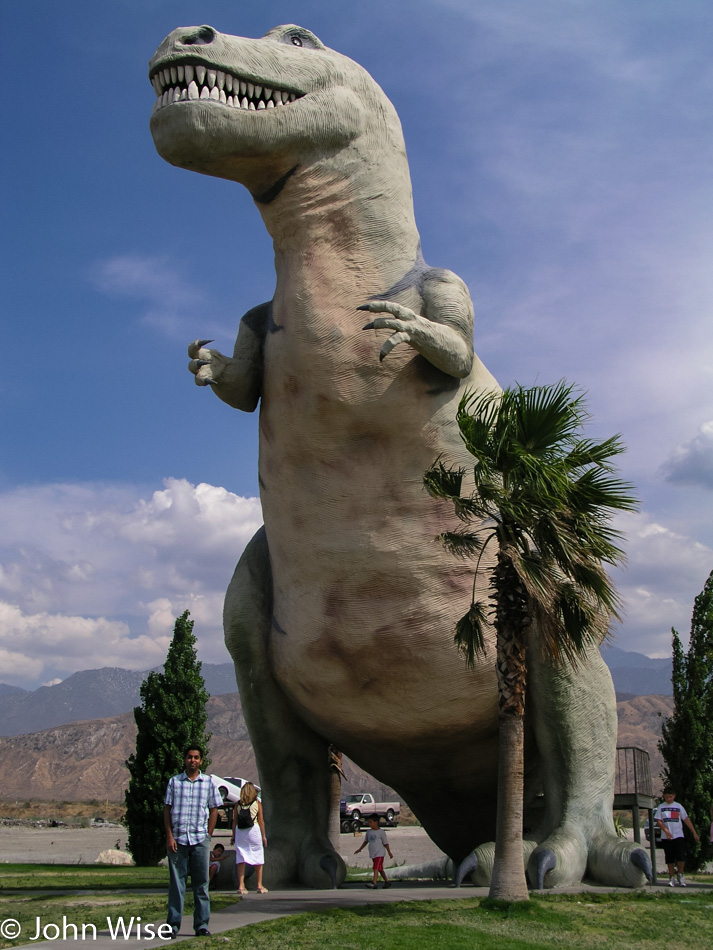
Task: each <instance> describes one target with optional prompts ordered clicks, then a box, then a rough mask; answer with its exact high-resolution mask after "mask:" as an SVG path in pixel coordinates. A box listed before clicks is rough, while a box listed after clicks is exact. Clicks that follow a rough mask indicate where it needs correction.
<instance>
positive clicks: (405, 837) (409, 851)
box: [0, 825, 442, 867]
mask: <svg viewBox="0 0 713 950" xmlns="http://www.w3.org/2000/svg"><path fill="white" fill-rule="evenodd" d="M387 833H388V836H389V841H390V843H391V850H392V851H393V853H394V863H396V864H418V863H420V862H422V861H428V860H430V859H431V858H436V857H439V856H440V855H441V853H442V852H440V851H439V850H438V848H437V847H436V846H435V844H434V843H433V842H432V841H431V839H430V838H429V837H428V836H427V835H426V833H425V831H423V829H422V828H408V827H406V828H393V829H389V830H388V832H387ZM229 837H230V836H229V835H228V837H223V836H221V835H216V837H215V840H216V841H222V842H223V843H224V844H225V845H226V847H227V846H228V840H229ZM363 840H364V838H363V837H355V836H353V835H351V834H349V835H341V841H340V845H341V847H340V849H339V850H340V852H341V854H342V856H343V857H344V859H345V860H346V861H347V862H348V863H349V864H351V865H352V866H355V867H362V866H363V867H371V861H370V860H369V855H368V851H367V849H366V848H365V849H364V850H363V851H362V852H361V854H358V855H356V856H355V855H354V851H355V850H356V849H357V848H358V847H359V845H360V844H361V843H362V841H363ZM117 841H118V842H119V843H120V846H121V850H125V849H126V829H125V828H124V827H122V826H121V825H115V826H110V827H108V828H27V827H18V826H15V825H3V826H0V861H2V862H4V863H11V864H15V863H24V864H94V863H95V861H96V859H97V857H98V856H99V853H100V852H101V851H106V850H109V849H111V848H115V847H116V843H117ZM268 849H269V845H268ZM389 863H390V862H389Z"/></svg>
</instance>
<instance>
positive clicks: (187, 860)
mask: <svg viewBox="0 0 713 950" xmlns="http://www.w3.org/2000/svg"><path fill="white" fill-rule="evenodd" d="M202 764H203V750H202V749H200V748H198V747H197V746H190V748H188V749H186V753H185V756H184V765H185V771H183V772H181V774H180V775H174V776H173V778H172V779H170V780H169V783H168V787H167V788H166V797H165V798H164V805H163V822H164V825H165V826H166V850H167V852H168V869H169V875H170V876H169V884H168V920H167V923H168V924H170V926H171V929H172V931H173V934H172V936H173V937H176V936H177V935H178V931H179V929H180V926H181V918H182V916H183V899H184V897H185V894H186V880H187V878H188V874H189V873H190V875H191V884H192V885H193V930H194V932H195V934H196V936H197V937H209V936H210V931H209V930H208V921H209V920H210V896H209V893H208V880H209V877H208V864H209V858H210V838H211V835H212V834H213V830H214V828H215V822H216V819H217V817H218V808H219V806H220V805H222V804H223V802H222V799H221V797H220V793H219V792H218V789H217V788H216V787H215V785H214V784H213V780H212V779H211V777H210V776H209V775H204V774H203V772H201V765H202Z"/></svg>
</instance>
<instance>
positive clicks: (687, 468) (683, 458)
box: [661, 421, 713, 489]
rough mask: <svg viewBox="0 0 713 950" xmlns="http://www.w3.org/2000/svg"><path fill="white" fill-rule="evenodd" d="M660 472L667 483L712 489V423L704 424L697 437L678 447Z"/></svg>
mask: <svg viewBox="0 0 713 950" xmlns="http://www.w3.org/2000/svg"><path fill="white" fill-rule="evenodd" d="M661 472H662V474H663V475H664V477H665V479H666V481H667V482H673V483H674V484H678V485H698V486H700V487H702V488H709V489H713V421H711V422H704V423H703V425H702V426H701V428H700V431H699V433H698V435H697V436H695V437H694V438H693V439H691V441H690V442H686V443H684V444H683V445H680V446H679V447H678V448H677V449H676V450H675V451H674V452H673V454H672V455H671V456H670V457H669V458H668V459H667V460H666V461H665V462H664V464H663V465H662V467H661Z"/></svg>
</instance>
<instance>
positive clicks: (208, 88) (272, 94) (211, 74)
mask: <svg viewBox="0 0 713 950" xmlns="http://www.w3.org/2000/svg"><path fill="white" fill-rule="evenodd" d="M149 78H150V80H151V85H152V86H153V88H154V91H155V92H156V96H157V98H156V102H155V103H154V107H153V112H154V113H155V112H156V111H158V110H159V109H162V108H165V107H167V106H170V105H173V104H174V103H181V102H193V101H195V100H197V99H198V100H200V99H202V100H209V101H212V102H216V103H219V104H222V105H224V106H226V107H227V108H229V109H242V110H244V111H246V112H262V111H268V110H270V109H280V108H282V107H284V106H286V105H288V104H289V103H291V102H294V101H295V100H296V99H301V98H302V97H303V96H304V92H302V91H297V90H295V89H289V88H286V87H285V86H284V85H283V84H281V83H275V82H274V81H272V80H268V79H259V80H255V78H254V77H248V76H245V75H240V73H239V72H237V71H234V70H228V69H218V68H216V66H215V65H214V64H211V63H206V62H201V61H199V60H196V59H195V57H192V58H191V59H186V58H184V59H183V60H181V59H169V60H165V61H164V63H159V64H158V65H157V66H155V67H154V69H153V70H152V72H151V74H150V76H149ZM152 114H153V113H152Z"/></svg>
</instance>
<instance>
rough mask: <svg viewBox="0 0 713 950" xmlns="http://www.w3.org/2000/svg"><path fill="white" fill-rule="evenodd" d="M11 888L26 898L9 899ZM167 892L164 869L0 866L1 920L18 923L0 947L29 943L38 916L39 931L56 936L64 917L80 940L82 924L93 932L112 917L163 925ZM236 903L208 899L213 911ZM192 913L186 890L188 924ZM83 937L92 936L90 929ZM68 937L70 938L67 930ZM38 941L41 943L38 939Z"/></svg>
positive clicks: (228, 898)
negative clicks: (17, 930)
mask: <svg viewBox="0 0 713 950" xmlns="http://www.w3.org/2000/svg"><path fill="white" fill-rule="evenodd" d="M127 888H143V889H145V888H157V889H158V893H155V894H150V893H149V894H132V893H127V890H126V889H127ZM10 889H12V890H14V891H18V890H20V891H21V892H22V891H24V892H25V893H13V894H9V893H7V892H8V891H9V890H10ZM34 890H41V891H42V893H41V894H34V893H32V891H34ZM167 891H168V870H167V869H166V868H132V867H111V866H94V865H86V866H84V865H76V864H71V865H62V864H49V865H48V864H37V865H33V864H2V865H0V921H7V919H8V918H11V919H12V920H16V921H18V922H19V924H20V925H21V927H22V933H21V935H20V936H19V937H18V938H17V939H14V940H8V939H6V938H5V937H3V936H0V948H4V947H12V946H16V945H18V944H23V943H28V942H29V941H30V940H31V938H33V937H34V935H35V933H36V932H37V918H38V917H39V918H40V921H41V927H44V926H46V925H47V924H57V926H59V927H60V931H61V928H62V926H63V923H64V918H66V922H67V923H71V924H75V925H76V926H77V932H78V937H79V938H80V939H81V935H82V925H83V924H84V925H86V926H87V927H88V926H89V925H90V924H93V925H94V926H95V927H96V928H97V933H98V932H99V931H101V930H106V929H107V917H110V918H111V920H112V924H113V925H114V926H116V921H117V918H118V917H123V918H124V920H125V921H126V923H127V925H128V924H129V920H130V918H131V917H141V919H142V922H143V923H148V922H150V921H155V920H157V921H162V920H165V916H166V894H167ZM235 900H236V897H235V894H232V893H228V892H226V893H215V894H211V905H212V907H213V909H214V910H217V909H219V908H220V907H226V906H227V905H229V904H234V903H235ZM192 912H193V902H192V899H191V895H190V888H189V891H188V893H187V895H186V905H185V909H184V914H185V915H186V916H187V917H188V919H189V920H190V915H191V914H192ZM86 933H87V935H88V937H91V934H92V931H91V930H90V929H88V930H87V931H86ZM53 935H54V932H53V931H50V934H49V936H50V937H52V936H53ZM60 936H61V933H60ZM68 936H69V937H70V938H72V937H73V936H74V932H73V931H72V930H71V929H70V930H69V931H68ZM37 942H38V943H40V940H38V941H37ZM50 942H51V941H50ZM80 945H81V944H79V943H78V946H80ZM89 945H91V941H89Z"/></svg>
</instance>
